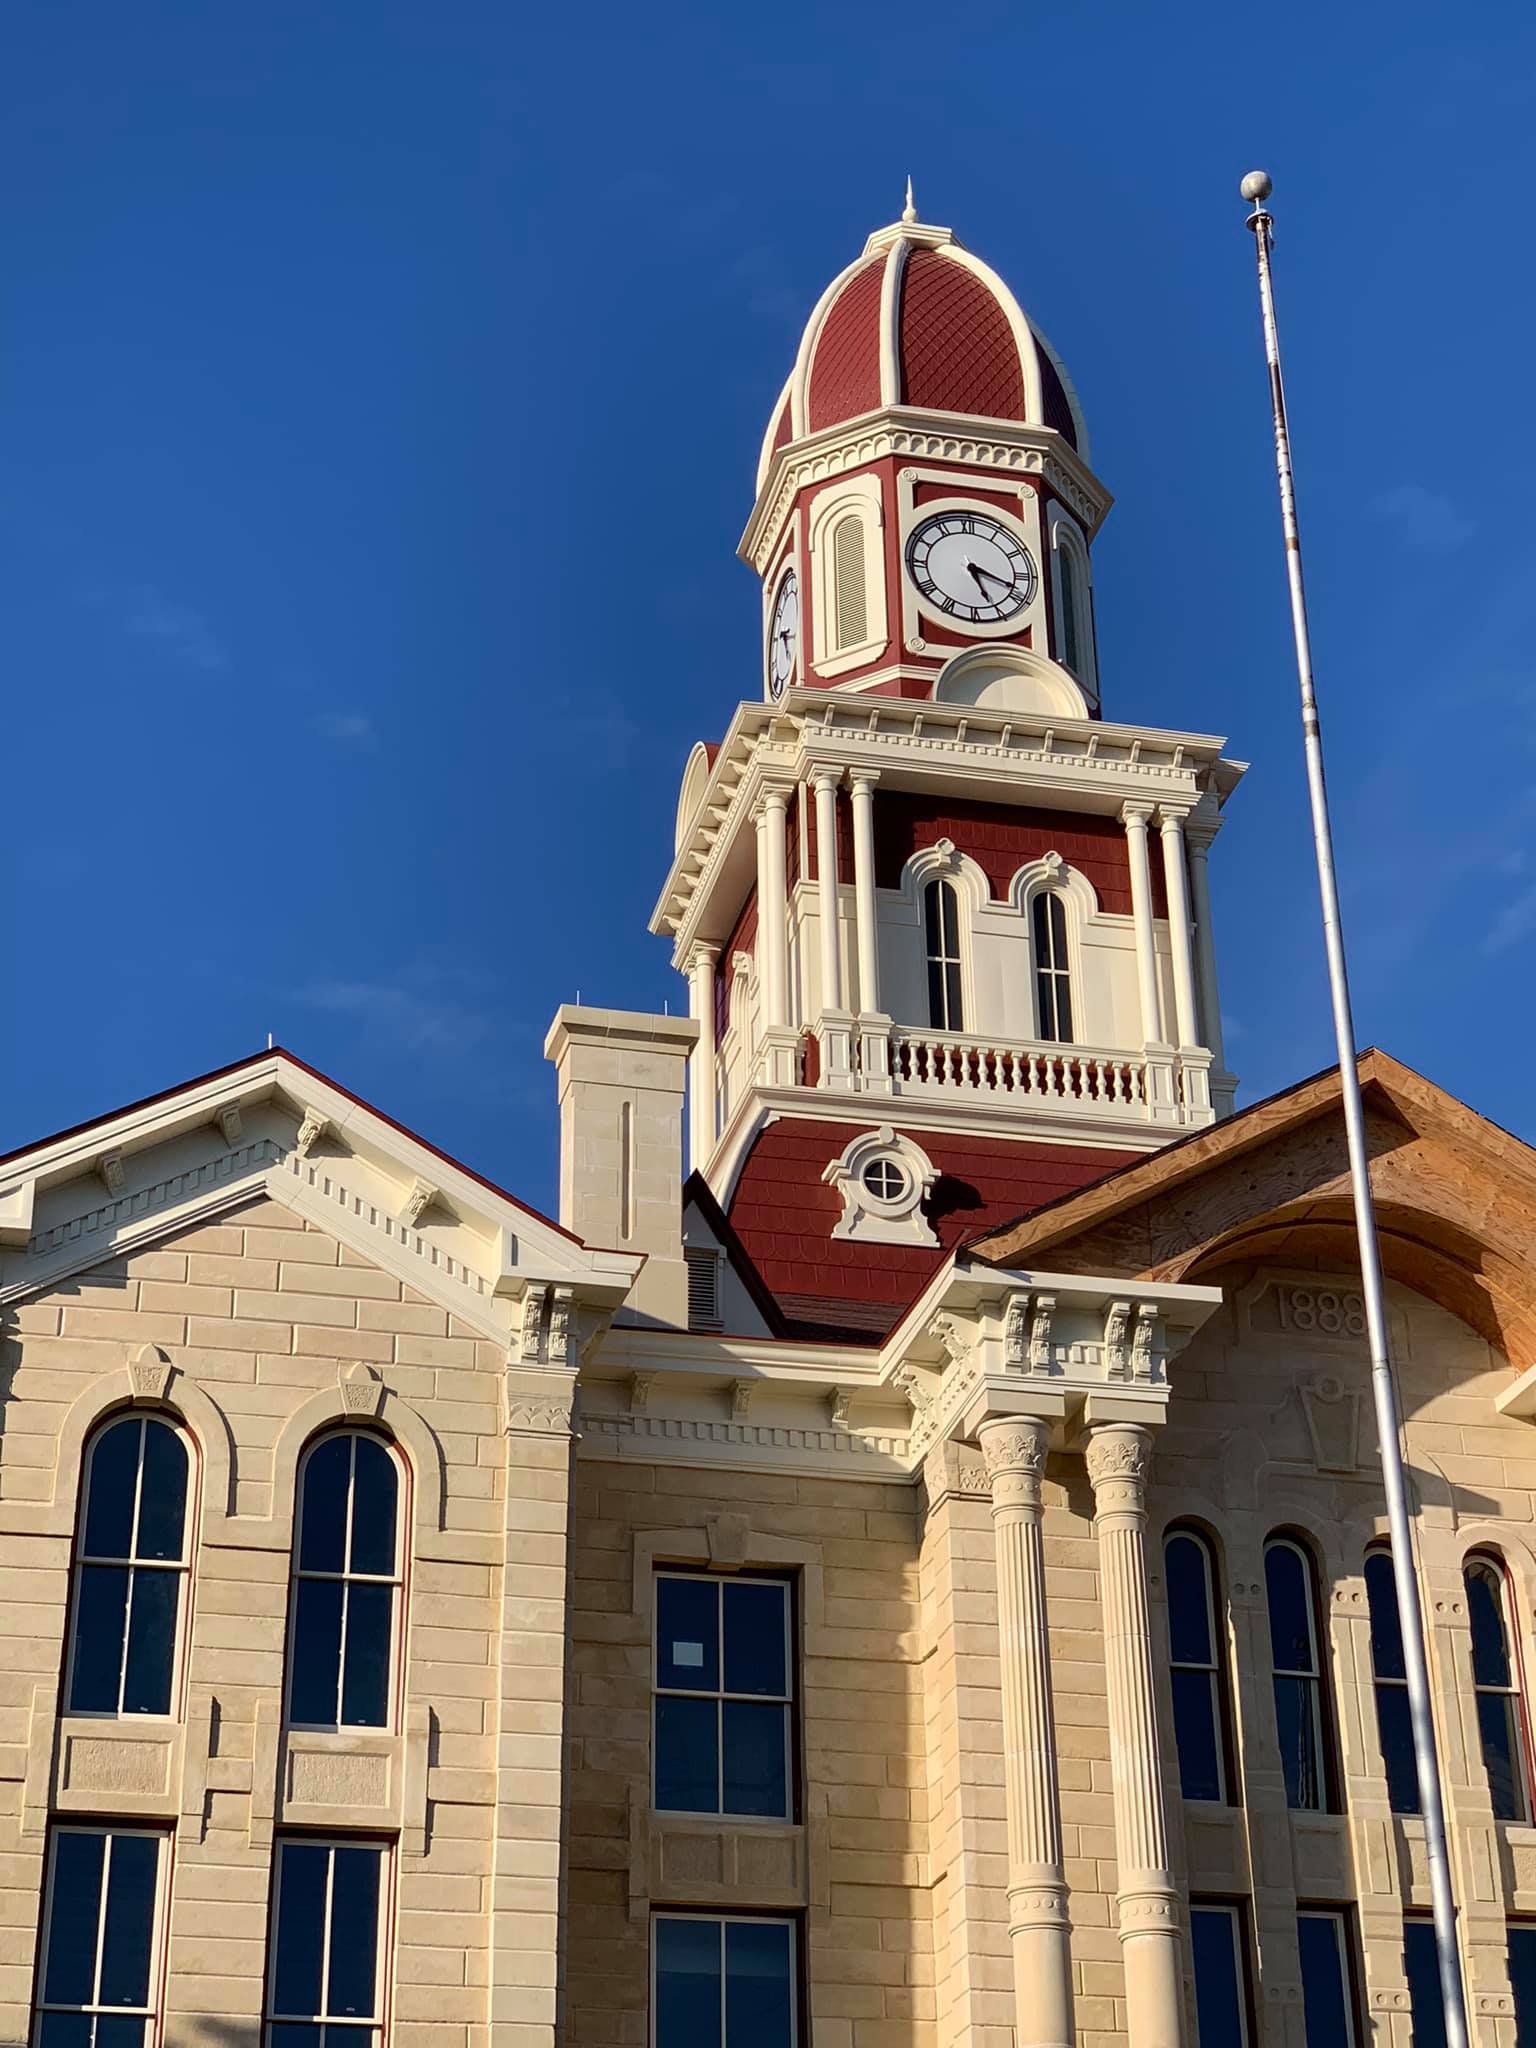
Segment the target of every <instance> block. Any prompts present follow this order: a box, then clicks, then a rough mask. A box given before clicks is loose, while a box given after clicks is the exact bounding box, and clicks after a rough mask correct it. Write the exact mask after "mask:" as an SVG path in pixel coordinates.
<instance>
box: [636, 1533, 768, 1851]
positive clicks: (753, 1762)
mask: <svg viewBox="0 0 1536 2048" xmlns="http://www.w3.org/2000/svg"><path fill="white" fill-rule="evenodd" d="M789 1623H790V1589H789V1586H788V1585H787V1583H786V1582H785V1581H784V1580H782V1579H759V1578H746V1577H734V1578H729V1579H727V1578H720V1577H711V1576H707V1575H705V1574H702V1573H682V1572H661V1573H658V1575H657V1579H656V1708H655V1725H654V1775H655V1804H656V1806H657V1808H658V1809H659V1810H660V1811H662V1812H669V1813H719V1814H733V1815H738V1816H741V1817H744V1818H745V1817H751V1818H758V1819H768V1820H790V1819H792V1818H793V1796H792V1795H793V1773H792V1758H791V1737H792V1732H793V1731H792V1729H791V1725H790V1706H791V1701H792V1698H793V1670H792V1665H791V1656H790V1628H789Z"/></svg>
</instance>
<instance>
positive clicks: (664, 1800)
mask: <svg viewBox="0 0 1536 2048" xmlns="http://www.w3.org/2000/svg"><path fill="white" fill-rule="evenodd" d="M719 1716H720V1709H719V1707H718V1705H717V1704H716V1702H715V1701H714V1700H689V1699H676V1698H671V1697H663V1698H658V1699H657V1701H656V1804H657V1806H658V1808H659V1809H660V1810H661V1811H662V1812H663V1813H718V1812H719V1811H720V1764H719V1754H718V1750H717V1744H718V1742H719Z"/></svg>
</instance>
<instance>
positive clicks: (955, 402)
mask: <svg viewBox="0 0 1536 2048" xmlns="http://www.w3.org/2000/svg"><path fill="white" fill-rule="evenodd" d="M901 358H902V370H903V386H904V388H903V392H902V396H903V398H904V399H905V401H906V403H907V404H908V405H927V406H933V407H936V408H937V409H938V410H940V411H942V412H969V413H980V414H983V415H985V416H986V417H987V418H990V419H1013V420H1021V419H1023V418H1025V416H1026V415H1025V409H1024V372H1023V369H1022V368H1021V366H1020V363H1019V351H1018V349H1017V347H1016V346H1015V344H1014V339H1013V330H1012V329H1011V328H1010V327H1009V325H1008V318H1007V315H1006V314H1005V313H1004V312H1003V309H1002V307H1001V306H1000V305H999V304H998V302H997V300H996V299H995V298H994V297H993V296H992V294H991V292H990V291H989V290H988V289H987V287H986V285H984V284H983V283H982V281H981V279H980V278H979V277H975V276H973V275H972V273H971V272H970V271H969V270H967V269H966V268H965V267H964V265H963V264H961V263H957V262H956V261H955V259H954V258H953V257H951V256H945V255H943V254H941V253H940V251H939V250H937V249H914V250H913V251H912V253H911V255H910V256H909V257H908V258H907V267H906V273H905V275H904V277H903V279H902V292H901Z"/></svg>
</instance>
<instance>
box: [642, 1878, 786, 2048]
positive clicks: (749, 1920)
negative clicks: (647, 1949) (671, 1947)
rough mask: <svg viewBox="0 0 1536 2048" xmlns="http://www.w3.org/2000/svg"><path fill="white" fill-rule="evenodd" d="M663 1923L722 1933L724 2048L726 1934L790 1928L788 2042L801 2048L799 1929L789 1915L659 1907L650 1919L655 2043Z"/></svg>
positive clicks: (722, 2033) (724, 2034)
mask: <svg viewBox="0 0 1536 2048" xmlns="http://www.w3.org/2000/svg"><path fill="white" fill-rule="evenodd" d="M662 1920H702V1921H704V1922H706V1923H707V1924H708V1925H709V1926H711V1927H718V1928H719V1929H720V2039H721V2042H722V2043H723V2044H724V2048H730V2036H729V2034H728V2033H727V2032H726V2026H725V2000H726V1976H725V1930H726V1928H727V1927H730V1926H747V1927H764V1926H767V1927H787V1928H788V1930H789V2042H790V2048H798V2043H799V2039H800V1992H801V1985H800V1929H799V1925H798V1923H797V1922H796V1920H795V1919H794V1917H793V1915H792V1914H789V1913H726V1912H716V1913H710V1912H694V1913H690V1912H686V1911H684V1912H678V1911H674V1910H673V1909H672V1908H670V1907H659V1908H658V1909H657V1910H656V1911H655V1912H653V1913H652V1915H651V1962H650V1980H651V2009H650V2015H649V2017H650V2023H651V2024H650V2034H651V2039H652V2041H654V2040H655V2039H656V1926H657V1923H658V1921H662Z"/></svg>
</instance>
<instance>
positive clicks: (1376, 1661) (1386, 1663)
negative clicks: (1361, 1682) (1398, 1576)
mask: <svg viewBox="0 0 1536 2048" xmlns="http://www.w3.org/2000/svg"><path fill="white" fill-rule="evenodd" d="M1365 1592H1366V1598H1367V1600H1368V1601H1369V1602H1370V1609H1371V1663H1372V1666H1373V1668H1374V1670H1375V1673H1376V1676H1377V1677H1378V1678H1406V1677H1407V1675H1408V1670H1407V1666H1406V1665H1405V1664H1404V1662H1403V1636H1402V1630H1401V1629H1400V1628H1399V1627H1398V1621H1397V1588H1396V1583H1395V1581H1394V1580H1393V1577H1392V1560H1391V1558H1390V1557H1389V1556H1388V1555H1387V1553H1386V1551H1384V1550H1373V1551H1372V1552H1371V1553H1370V1555H1369V1556H1368V1557H1367V1558H1366V1560H1365Z"/></svg>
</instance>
